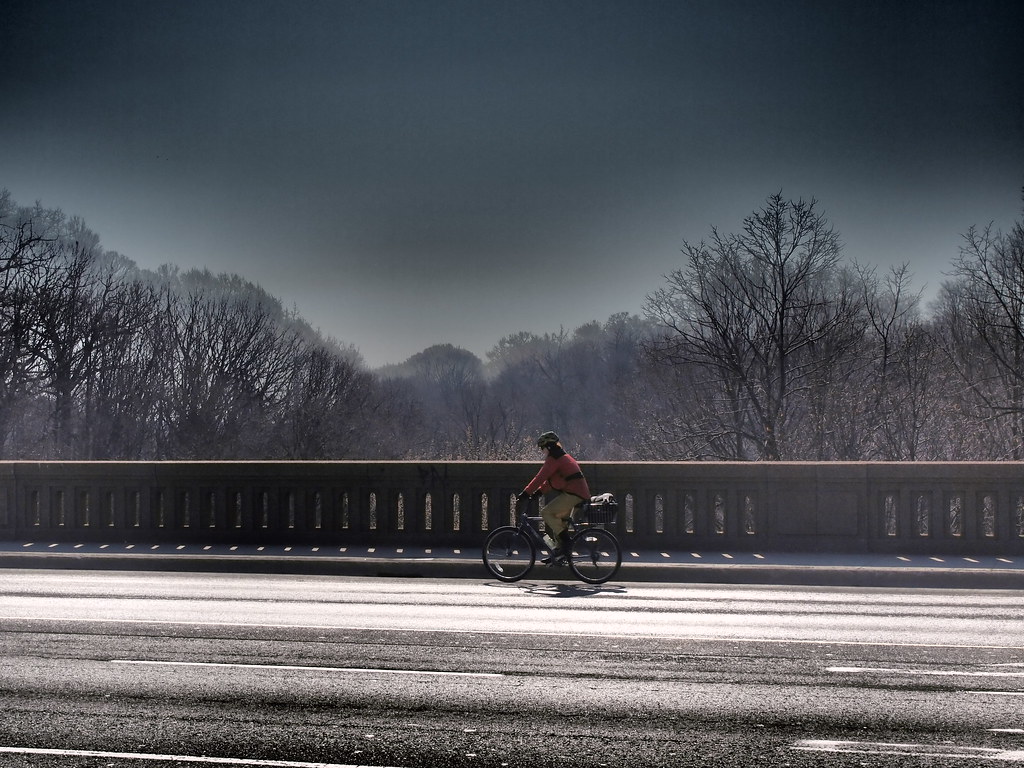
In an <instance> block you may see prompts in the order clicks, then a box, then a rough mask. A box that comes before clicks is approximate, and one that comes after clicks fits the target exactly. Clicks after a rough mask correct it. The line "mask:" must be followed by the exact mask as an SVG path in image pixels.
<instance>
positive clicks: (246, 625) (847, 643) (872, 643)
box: [0, 616, 1024, 651]
mask: <svg viewBox="0 0 1024 768" xmlns="http://www.w3.org/2000/svg"><path fill="white" fill-rule="evenodd" d="M0 621H25V622H33V621H36V622H41V621H48V622H63V623H66V624H145V625H150V626H166V627H174V626H181V625H182V624H186V625H188V626H190V627H235V628H239V629H313V630H336V631H342V632H419V633H422V634H431V633H432V634H444V635H497V636H499V637H500V636H505V635H514V636H516V637H564V636H565V633H564V632H538V631H530V630H516V629H508V630H499V629H457V628H452V629H440V628H437V627H382V626H357V625H353V624H258V623H255V622H240V621H189V620H186V619H104V618H88V619H86V618H80V617H70V616H0ZM573 636H574V637H587V638H595V637H596V638H602V637H604V638H615V639H631V640H636V639H642V640H677V641H691V642H715V641H719V640H722V641H728V642H730V643H764V644H766V645H787V644H788V645H838V646H843V647H854V648H951V649H954V650H983V651H1022V650H1024V645H972V644H970V643H897V642H893V641H891V640H890V641H885V642H883V641H880V640H816V639H810V638H795V637H790V638H780V637H733V636H730V635H721V636H719V635H670V634H657V633H652V634H645V635H641V634H636V633H632V634H630V633H624V632H574V633H573Z"/></svg>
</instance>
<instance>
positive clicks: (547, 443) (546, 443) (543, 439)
mask: <svg viewBox="0 0 1024 768" xmlns="http://www.w3.org/2000/svg"><path fill="white" fill-rule="evenodd" d="M559 442H560V441H559V439H558V435H556V434H555V433H554V432H545V433H544V434H543V435H541V436H540V437H538V438H537V447H538V448H550V447H551V446H552V445H556V444H557V443H559Z"/></svg>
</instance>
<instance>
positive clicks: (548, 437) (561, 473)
mask: <svg viewBox="0 0 1024 768" xmlns="http://www.w3.org/2000/svg"><path fill="white" fill-rule="evenodd" d="M537 447H538V448H540V449H541V450H542V451H544V452H545V453H547V456H546V457H545V459H544V464H543V465H542V466H541V468H540V471H539V472H538V473H537V476H536V477H534V478H533V480H531V481H530V482H529V483H527V485H526V488H524V489H523V491H522V493H520V494H519V498H521V499H522V498H530V497H531V496H533V495H534V494H536V493H538V492H540V493H550V492H555V493H557V494H558V495H557V496H555V497H554V498H553V499H551V501H549V502H548V503H547V504H546V505H545V506H544V509H543V510H542V511H541V516H542V517H543V518H544V527H545V529H546V530H547V534H548V536H550V537H551V540H552V541H554V542H556V545H557V546H556V547H555V549H554V551H552V553H551V556H550V557H547V558H545V559H544V561H543V562H544V563H546V564H548V565H554V564H557V563H559V562H564V560H563V557H564V553H565V552H567V551H568V549H569V534H568V532H567V531H566V528H567V527H568V524H567V523H566V521H567V520H568V519H569V516H570V515H571V514H572V511H573V510H574V509H575V508H576V507H578V506H579V505H580V504H582V503H583V502H584V501H587V500H589V499H590V488H589V487H588V486H587V478H585V477H584V476H583V472H582V471H581V470H580V465H579V464H577V463H576V459H574V458H573V457H572V456H570V455H569V454H568V453H566V452H565V449H564V448H562V443H561V442H560V440H559V438H558V435H556V434H555V433H554V432H545V433H544V434H542V435H541V436H540V437H539V438H537Z"/></svg>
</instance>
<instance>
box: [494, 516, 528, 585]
mask: <svg viewBox="0 0 1024 768" xmlns="http://www.w3.org/2000/svg"><path fill="white" fill-rule="evenodd" d="M536 559H537V551H536V550H535V549H534V546H533V542H532V541H530V539H529V537H528V536H527V535H526V534H525V533H523V532H522V531H520V530H519V529H518V528H516V527H514V526H511V525H505V526H502V527H501V528H495V529H494V530H493V531H491V532H490V533H489V534H487V538H486V539H484V565H485V566H486V567H487V570H488V571H490V573H491V575H492V576H494V578H496V579H501V580H502V581H518V580H519V579H521V578H523V577H524V576H525V575H526V574H528V573H529V572H530V569H531V568H533V564H534V562H535V561H536Z"/></svg>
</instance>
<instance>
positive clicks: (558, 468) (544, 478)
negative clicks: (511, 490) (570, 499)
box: [526, 453, 590, 501]
mask: <svg viewBox="0 0 1024 768" xmlns="http://www.w3.org/2000/svg"><path fill="white" fill-rule="evenodd" d="M537 491H543V492H544V493H547V492H549V491H564V492H565V493H571V494H572V495H573V496H579V497H580V498H581V499H583V500H584V501H590V488H589V487H588V486H587V479H586V478H585V477H584V476H583V473H582V472H581V471H580V465H579V464H577V463H576V459H574V458H573V457H572V456H570V455H569V454H568V453H563V454H562V455H561V456H559V457H558V458H555V457H554V456H551V455H548V457H547V458H546V459H544V464H543V465H542V466H541V468H540V472H538V473H537V476H536V477H535V478H533V480H531V481H530V482H529V483H528V484H527V486H526V493H527V494H529V495H530V496H532V495H533V494H535V493H537Z"/></svg>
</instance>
